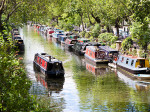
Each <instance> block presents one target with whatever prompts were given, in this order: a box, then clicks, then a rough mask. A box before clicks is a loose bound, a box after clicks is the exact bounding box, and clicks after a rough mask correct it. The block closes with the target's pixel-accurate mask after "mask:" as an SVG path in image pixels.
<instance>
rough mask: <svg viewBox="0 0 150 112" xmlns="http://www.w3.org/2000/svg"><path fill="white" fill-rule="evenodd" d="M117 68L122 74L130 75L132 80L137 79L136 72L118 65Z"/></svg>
mask: <svg viewBox="0 0 150 112" xmlns="http://www.w3.org/2000/svg"><path fill="white" fill-rule="evenodd" d="M117 70H118V71H119V72H121V73H122V74H124V75H126V76H127V77H129V78H130V79H132V80H135V79H137V78H136V77H135V75H134V74H132V73H130V72H128V71H126V70H125V69H122V68H121V67H118V66H117Z"/></svg>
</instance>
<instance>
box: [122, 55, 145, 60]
mask: <svg viewBox="0 0 150 112" xmlns="http://www.w3.org/2000/svg"><path fill="white" fill-rule="evenodd" d="M121 56H122V57H126V58H131V59H144V60H145V58H141V57H137V56H131V55H121Z"/></svg>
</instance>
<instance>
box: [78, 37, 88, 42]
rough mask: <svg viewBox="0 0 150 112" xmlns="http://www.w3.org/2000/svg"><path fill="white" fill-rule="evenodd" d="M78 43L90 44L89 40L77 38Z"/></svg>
mask: <svg viewBox="0 0 150 112" xmlns="http://www.w3.org/2000/svg"><path fill="white" fill-rule="evenodd" d="M78 42H81V43H85V42H90V40H89V39H86V38H78Z"/></svg>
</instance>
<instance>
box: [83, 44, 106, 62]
mask: <svg viewBox="0 0 150 112" xmlns="http://www.w3.org/2000/svg"><path fill="white" fill-rule="evenodd" d="M84 56H85V60H87V61H89V62H91V63H93V64H108V62H109V60H108V58H107V56H106V52H105V51H104V50H102V49H100V48H99V46H87V47H86V53H85V54H84Z"/></svg>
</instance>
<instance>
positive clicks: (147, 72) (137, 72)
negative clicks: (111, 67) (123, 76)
mask: <svg viewBox="0 0 150 112" xmlns="http://www.w3.org/2000/svg"><path fill="white" fill-rule="evenodd" d="M117 68H121V69H123V70H126V71H128V72H130V73H132V74H150V70H149V71H147V70H131V69H129V68H126V67H123V66H120V65H117Z"/></svg>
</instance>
